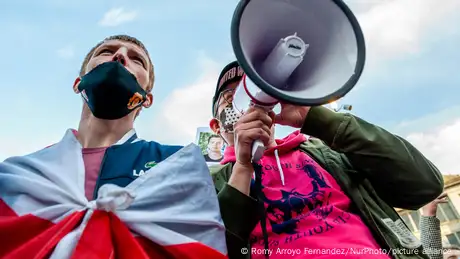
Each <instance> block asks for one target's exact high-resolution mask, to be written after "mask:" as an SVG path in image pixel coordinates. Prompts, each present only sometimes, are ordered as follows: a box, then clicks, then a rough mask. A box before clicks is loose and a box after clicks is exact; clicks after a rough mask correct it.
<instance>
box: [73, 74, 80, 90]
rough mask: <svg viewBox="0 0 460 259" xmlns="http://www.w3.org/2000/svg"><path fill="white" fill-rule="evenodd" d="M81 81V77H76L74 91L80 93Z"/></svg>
mask: <svg viewBox="0 0 460 259" xmlns="http://www.w3.org/2000/svg"><path fill="white" fill-rule="evenodd" d="M80 82H81V78H80V77H77V79H75V82H74V83H73V91H74V92H75V93H76V94H78V93H80V91H79V90H78V85H80Z"/></svg>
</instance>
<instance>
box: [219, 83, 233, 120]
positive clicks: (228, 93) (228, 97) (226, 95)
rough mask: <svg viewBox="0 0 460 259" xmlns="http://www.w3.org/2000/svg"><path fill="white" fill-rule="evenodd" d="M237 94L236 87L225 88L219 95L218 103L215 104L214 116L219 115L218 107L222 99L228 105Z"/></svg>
mask: <svg viewBox="0 0 460 259" xmlns="http://www.w3.org/2000/svg"><path fill="white" fill-rule="evenodd" d="M234 94H235V89H225V90H223V91H222V92H220V94H219V97H217V100H216V103H215V104H214V112H215V113H216V114H214V117H217V108H219V106H220V99H222V98H223V99H224V102H225V103H226V104H227V105H228V104H231V103H232V101H233V95H234ZM216 119H217V118H216Z"/></svg>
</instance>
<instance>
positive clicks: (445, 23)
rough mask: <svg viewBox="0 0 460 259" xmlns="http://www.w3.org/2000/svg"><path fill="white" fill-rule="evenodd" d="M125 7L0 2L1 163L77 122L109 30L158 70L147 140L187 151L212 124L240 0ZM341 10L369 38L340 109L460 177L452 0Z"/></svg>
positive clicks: (455, 0) (375, 0) (353, 2)
mask: <svg viewBox="0 0 460 259" xmlns="http://www.w3.org/2000/svg"><path fill="white" fill-rule="evenodd" d="M131 2H132V3H130V4H127V2H126V1H121V0H112V1H90V0H79V1H64V0H42V1H30V0H14V1H13V0H5V1H1V3H0V31H1V32H2V40H0V50H1V55H2V60H3V62H1V63H0V97H1V100H2V101H1V102H0V111H1V115H0V116H1V123H2V124H1V128H0V160H3V159H4V158H6V157H9V156H12V155H21V154H25V153H28V152H33V151H35V150H37V149H40V148H42V147H43V146H46V145H49V144H51V143H54V142H56V141H58V140H59V139H60V138H61V137H62V136H63V134H64V131H65V130H66V129H67V128H76V127H78V121H79V116H80V111H81V106H82V101H81V99H80V98H79V97H78V96H77V95H75V94H74V93H73V91H72V84H73V82H74V80H75V78H76V77H77V75H78V70H79V68H80V65H81V62H82V60H83V57H84V56H85V54H86V53H87V52H88V51H89V49H90V48H91V47H92V46H93V45H94V44H95V43H97V42H98V41H100V40H102V39H103V38H104V37H106V36H109V35H112V34H120V33H123V34H130V35H132V36H135V37H138V38H139V39H140V40H142V41H143V42H144V43H145V44H146V45H147V47H148V48H149V51H150V53H151V56H152V60H153V61H154V63H155V66H156V75H157V81H156V85H155V88H154V96H155V103H154V105H153V106H152V107H151V108H150V109H149V110H146V111H144V112H143V113H142V114H141V117H140V118H139V119H138V121H137V122H136V128H137V130H138V132H139V134H140V135H141V136H142V137H143V138H146V139H152V140H156V141H159V142H163V143H168V144H188V143H190V142H192V141H194V137H195V133H196V128H197V127H202V126H207V125H208V121H209V119H210V116H211V114H210V113H211V112H210V109H211V96H212V93H213V91H214V87H215V83H216V78H217V75H218V73H219V71H220V69H221V68H222V67H223V66H224V65H225V64H227V63H228V62H230V61H232V60H233V58H234V57H233V52H232V49H231V43H230V37H229V36H230V33H229V28H230V20H231V17H232V14H233V11H234V8H235V6H236V3H237V0H226V1H215V0H195V1H185V0H170V1H147V0H141V1H135V2H134V1H131ZM347 3H348V4H349V5H350V7H351V8H352V10H353V11H354V12H355V14H356V15H357V17H358V19H359V21H360V23H361V26H362V28H363V31H364V33H365V37H366V42H367V51H368V52H367V54H368V59H367V65H366V68H365V71H364V74H363V76H362V77H361V80H360V81H359V83H358V85H357V86H356V87H355V88H354V89H353V90H352V92H350V94H349V95H347V96H346V97H345V98H344V99H343V100H341V102H342V103H351V104H353V107H354V109H353V111H352V112H353V113H354V114H355V115H357V116H359V117H361V118H363V119H365V120H368V121H370V122H373V123H375V124H377V125H379V126H382V127H384V128H386V129H387V130H389V131H391V132H393V133H395V134H398V135H401V136H403V137H405V138H407V139H408V140H409V141H410V142H411V143H413V144H414V145H416V146H417V147H418V148H419V149H420V150H421V151H422V152H423V153H424V154H425V155H426V156H427V157H428V158H430V159H431V160H432V161H433V162H434V163H435V164H436V165H437V166H438V167H439V168H440V169H441V170H442V171H443V173H445V174H459V173H460V165H459V164H458V161H460V153H459V152H458V150H456V148H460V102H459V101H458V99H459V98H458V95H460V73H458V71H459V67H460V66H459V65H460V61H459V60H460V50H459V46H460V28H459V27H458V24H460V16H458V15H457V14H458V13H459V12H460V1H459V0H442V1H439V0H423V1H420V0H348V1H347ZM195 93H200V94H199V95H195V96H193V94H195ZM290 130H292V129H290V128H279V129H278V131H277V135H278V136H279V137H281V136H283V135H285V134H287V133H288V132H289V131H290Z"/></svg>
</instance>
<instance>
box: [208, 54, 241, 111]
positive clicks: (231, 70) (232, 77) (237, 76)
mask: <svg viewBox="0 0 460 259" xmlns="http://www.w3.org/2000/svg"><path fill="white" fill-rule="evenodd" d="M243 75H244V72H243V69H242V68H241V67H240V65H239V64H238V62H237V61H233V62H231V63H229V64H228V65H226V66H225V67H224V69H222V72H220V75H219V78H218V80H217V85H216V91H215V93H214V97H213V98H212V115H213V116H215V113H216V112H217V111H216V107H215V105H216V102H217V100H218V98H219V95H220V93H221V92H222V91H223V90H225V88H226V87H227V86H228V85H229V84H231V83H234V82H239V81H240V80H241V78H243Z"/></svg>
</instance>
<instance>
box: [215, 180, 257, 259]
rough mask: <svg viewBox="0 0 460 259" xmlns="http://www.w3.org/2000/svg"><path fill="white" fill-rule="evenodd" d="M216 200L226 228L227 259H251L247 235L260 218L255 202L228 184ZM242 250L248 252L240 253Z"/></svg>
mask: <svg viewBox="0 0 460 259" xmlns="http://www.w3.org/2000/svg"><path fill="white" fill-rule="evenodd" d="M218 199H219V205H220V212H221V215H222V220H223V221H224V225H225V228H226V238H227V250H228V258H229V259H240V258H241V259H243V258H245V259H247V258H251V252H250V251H251V247H250V245H249V235H250V234H251V232H252V230H253V229H254V228H255V227H256V225H257V223H258V222H259V220H260V218H261V213H260V211H259V210H258V204H257V201H256V200H255V199H253V198H252V197H249V196H247V195H245V194H243V193H241V192H240V191H238V190H237V189H235V188H233V187H232V186H230V185H228V184H226V185H225V186H224V187H223V188H222V190H221V191H220V192H219V194H218ZM244 249H246V251H248V252H247V253H244V252H242V250H244Z"/></svg>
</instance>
